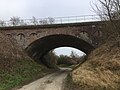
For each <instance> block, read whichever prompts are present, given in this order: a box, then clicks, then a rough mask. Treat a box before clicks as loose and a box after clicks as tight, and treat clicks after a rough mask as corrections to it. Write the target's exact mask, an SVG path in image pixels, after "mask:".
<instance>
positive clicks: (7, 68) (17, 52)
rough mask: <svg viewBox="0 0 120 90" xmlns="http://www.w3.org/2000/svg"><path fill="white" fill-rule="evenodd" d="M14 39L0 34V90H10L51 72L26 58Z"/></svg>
mask: <svg viewBox="0 0 120 90" xmlns="http://www.w3.org/2000/svg"><path fill="white" fill-rule="evenodd" d="M13 40H14V39H11V40H10V39H8V38H7V37H5V36H4V35H3V34H1V33H0V90H10V89H12V88H15V87H19V86H22V85H24V84H26V83H28V82H30V81H33V80H35V79H37V78H40V77H42V76H44V75H46V74H48V73H50V72H51V71H50V70H49V69H47V68H45V67H44V66H43V65H40V64H37V63H36V62H34V60H32V59H31V58H30V57H28V56H27V55H26V54H25V53H24V51H23V50H22V49H21V48H20V46H18V45H17V43H16V42H15V41H13Z"/></svg>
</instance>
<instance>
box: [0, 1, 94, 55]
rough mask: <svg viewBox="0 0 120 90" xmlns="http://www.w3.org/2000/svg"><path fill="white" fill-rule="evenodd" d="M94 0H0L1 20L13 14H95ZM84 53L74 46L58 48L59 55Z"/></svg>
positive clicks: (55, 15)
mask: <svg viewBox="0 0 120 90" xmlns="http://www.w3.org/2000/svg"><path fill="white" fill-rule="evenodd" d="M91 1H92V0H0V20H10V18H11V17H13V16H18V17H21V18H22V19H31V18H32V17H33V16H34V17H36V18H46V17H66V16H80V15H93V14H95V13H94V12H93V11H92V9H91V6H90V2H91ZM72 50H73V51H75V52H77V53H78V54H80V55H82V54H83V53H81V52H80V51H78V50H76V49H73V48H65V47H64V48H58V49H56V50H55V51H56V53H57V54H58V55H60V54H65V55H69V54H70V53H71V51H72Z"/></svg>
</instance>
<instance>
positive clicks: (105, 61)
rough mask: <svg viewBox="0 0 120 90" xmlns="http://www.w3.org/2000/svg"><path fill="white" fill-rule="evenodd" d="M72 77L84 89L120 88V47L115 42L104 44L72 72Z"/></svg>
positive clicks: (104, 89) (111, 89)
mask: <svg viewBox="0 0 120 90" xmlns="http://www.w3.org/2000/svg"><path fill="white" fill-rule="evenodd" d="M72 78H73V81H74V83H77V84H78V85H79V86H80V87H81V89H82V90H120V47H118V46H117V44H116V43H115V42H108V43H106V44H104V45H102V46H101V47H100V48H98V49H96V50H95V51H93V52H92V53H91V54H90V55H89V57H88V61H87V62H85V63H84V64H83V65H82V66H80V67H79V68H77V69H76V70H74V71H73V72H72Z"/></svg>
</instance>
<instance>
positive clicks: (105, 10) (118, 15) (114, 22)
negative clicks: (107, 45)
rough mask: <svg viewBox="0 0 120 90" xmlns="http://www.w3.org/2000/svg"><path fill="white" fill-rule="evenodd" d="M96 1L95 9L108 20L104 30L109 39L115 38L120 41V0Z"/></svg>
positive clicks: (102, 18)
mask: <svg viewBox="0 0 120 90" xmlns="http://www.w3.org/2000/svg"><path fill="white" fill-rule="evenodd" d="M98 1H99V3H94V6H95V8H93V9H94V11H95V12H96V13H97V14H98V15H99V16H100V18H101V20H107V21H109V22H107V23H106V26H105V29H104V31H103V32H105V33H106V34H107V37H108V39H109V40H110V39H111V38H114V40H115V41H117V42H118V43H120V0H98Z"/></svg>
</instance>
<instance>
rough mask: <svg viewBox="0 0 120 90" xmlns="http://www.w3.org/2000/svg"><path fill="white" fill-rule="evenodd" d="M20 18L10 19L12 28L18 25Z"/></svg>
mask: <svg viewBox="0 0 120 90" xmlns="http://www.w3.org/2000/svg"><path fill="white" fill-rule="evenodd" d="M20 21H21V20H20V17H11V18H10V22H11V24H12V25H13V26H17V25H20Z"/></svg>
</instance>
